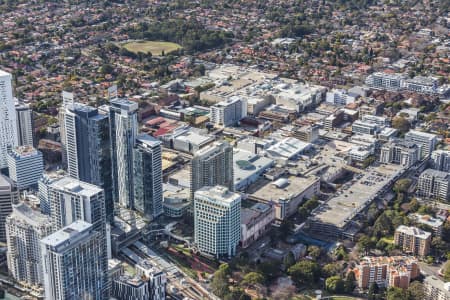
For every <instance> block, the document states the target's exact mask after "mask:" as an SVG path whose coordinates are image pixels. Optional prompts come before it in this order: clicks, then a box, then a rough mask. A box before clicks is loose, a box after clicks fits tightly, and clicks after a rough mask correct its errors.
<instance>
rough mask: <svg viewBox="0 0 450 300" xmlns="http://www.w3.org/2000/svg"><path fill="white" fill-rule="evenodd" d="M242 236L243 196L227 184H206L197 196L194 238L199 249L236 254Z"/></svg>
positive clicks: (219, 253) (210, 253) (196, 193)
mask: <svg viewBox="0 0 450 300" xmlns="http://www.w3.org/2000/svg"><path fill="white" fill-rule="evenodd" d="M240 237H241V196H240V195H239V194H236V193H232V192H230V191H229V190H228V189H227V188H226V187H223V186H214V187H204V188H201V189H200V190H198V191H196V192H195V196H194V239H195V245H196V246H197V248H198V250H199V251H200V252H201V253H203V254H206V255H211V256H214V257H217V258H219V257H223V256H226V257H232V256H234V255H235V254H236V247H237V246H238V244H239V240H240Z"/></svg>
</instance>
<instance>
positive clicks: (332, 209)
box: [312, 165, 402, 228]
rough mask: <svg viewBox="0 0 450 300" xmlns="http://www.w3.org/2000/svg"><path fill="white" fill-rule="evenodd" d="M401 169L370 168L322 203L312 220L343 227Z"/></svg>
mask: <svg viewBox="0 0 450 300" xmlns="http://www.w3.org/2000/svg"><path fill="white" fill-rule="evenodd" d="M401 170H402V167H401V166H399V165H386V166H384V165H381V166H379V167H376V168H374V167H370V168H368V169H367V171H366V172H365V173H362V174H361V175H360V176H361V177H360V178H359V179H358V180H357V181H356V182H355V183H353V185H351V186H350V187H349V188H348V189H346V190H341V191H338V192H337V193H336V195H335V196H334V197H333V198H331V199H330V200H328V202H326V203H324V204H322V205H321V206H320V207H319V208H318V209H317V210H316V211H315V213H314V214H313V219H312V221H319V222H322V223H329V224H332V225H335V226H337V227H340V228H343V227H344V226H345V225H346V224H347V222H348V221H350V220H351V219H353V217H354V216H355V215H356V214H357V213H358V212H359V211H360V210H362V209H363V208H364V207H366V206H367V205H368V204H369V203H371V202H372V201H373V199H374V198H375V196H376V194H377V193H378V192H379V191H381V190H383V189H385V188H386V185H387V184H388V182H389V181H391V180H392V179H393V178H395V177H396V176H397V175H398V174H399V173H400V172H401Z"/></svg>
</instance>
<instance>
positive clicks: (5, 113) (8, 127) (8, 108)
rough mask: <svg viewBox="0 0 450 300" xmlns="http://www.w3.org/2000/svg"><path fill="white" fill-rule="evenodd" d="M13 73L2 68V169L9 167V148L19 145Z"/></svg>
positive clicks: (0, 71) (0, 108)
mask: <svg viewBox="0 0 450 300" xmlns="http://www.w3.org/2000/svg"><path fill="white" fill-rule="evenodd" d="M11 81H12V75H11V74H9V73H7V72H4V71H2V70H0V170H1V169H6V168H7V167H8V158H7V157H8V149H10V148H13V147H15V146H17V128H16V126H17V121H16V112H15V108H14V107H15V106H14V99H13V94H12V83H11Z"/></svg>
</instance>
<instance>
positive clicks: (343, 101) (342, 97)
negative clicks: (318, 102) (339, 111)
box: [326, 89, 357, 106]
mask: <svg viewBox="0 0 450 300" xmlns="http://www.w3.org/2000/svg"><path fill="white" fill-rule="evenodd" d="M356 98H357V96H356V95H352V94H349V93H348V92H347V91H345V90H339V89H333V90H331V91H329V92H327V97H326V102H327V103H331V104H334V105H339V106H345V105H347V104H350V103H354V102H355V101H356Z"/></svg>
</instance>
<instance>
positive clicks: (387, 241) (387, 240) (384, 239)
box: [380, 236, 394, 244]
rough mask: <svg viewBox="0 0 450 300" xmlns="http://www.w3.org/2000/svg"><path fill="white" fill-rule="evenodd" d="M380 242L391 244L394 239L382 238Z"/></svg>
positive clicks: (391, 237)
mask: <svg viewBox="0 0 450 300" xmlns="http://www.w3.org/2000/svg"><path fill="white" fill-rule="evenodd" d="M380 240H382V241H384V242H385V243H386V244H393V243H394V237H393V236H390V237H385V236H384V237H382V238H381V239H380Z"/></svg>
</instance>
